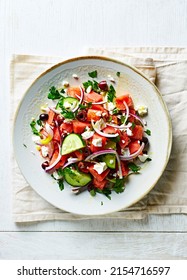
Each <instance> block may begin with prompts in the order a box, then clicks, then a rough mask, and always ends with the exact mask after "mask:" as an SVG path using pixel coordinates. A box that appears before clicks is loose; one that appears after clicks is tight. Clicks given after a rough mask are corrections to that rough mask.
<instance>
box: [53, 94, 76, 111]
mask: <svg viewBox="0 0 187 280" xmlns="http://www.w3.org/2000/svg"><path fill="white" fill-rule="evenodd" d="M78 102H79V101H78V99H76V98H74V97H65V98H63V99H61V100H60V101H59V102H58V104H57V106H56V109H60V108H61V109H62V108H64V109H66V110H67V111H72V110H73V109H75V108H76V106H77V105H78Z"/></svg>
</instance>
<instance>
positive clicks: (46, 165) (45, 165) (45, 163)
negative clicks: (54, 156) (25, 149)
mask: <svg viewBox="0 0 187 280" xmlns="http://www.w3.org/2000/svg"><path fill="white" fill-rule="evenodd" d="M48 166H49V162H48V161H44V162H43V163H42V168H43V169H44V170H45V169H46V167H48Z"/></svg>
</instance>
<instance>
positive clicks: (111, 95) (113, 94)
mask: <svg viewBox="0 0 187 280" xmlns="http://www.w3.org/2000/svg"><path fill="white" fill-rule="evenodd" d="M115 97H116V91H115V89H114V87H113V85H110V87H109V91H108V94H107V100H108V102H113V100H114V98H115Z"/></svg>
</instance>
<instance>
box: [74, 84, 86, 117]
mask: <svg viewBox="0 0 187 280" xmlns="http://www.w3.org/2000/svg"><path fill="white" fill-rule="evenodd" d="M80 91H81V96H78V95H76V96H77V97H78V98H79V99H80V100H79V103H78V104H77V106H76V107H75V108H74V109H73V110H72V112H76V111H77V110H78V109H79V105H80V104H82V101H83V99H84V90H83V88H82V87H81V86H80Z"/></svg>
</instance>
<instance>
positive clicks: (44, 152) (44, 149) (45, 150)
mask: <svg viewBox="0 0 187 280" xmlns="http://www.w3.org/2000/svg"><path fill="white" fill-rule="evenodd" d="M41 153H42V156H43V157H47V156H48V153H49V149H48V147H46V146H42V147H41Z"/></svg>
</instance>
